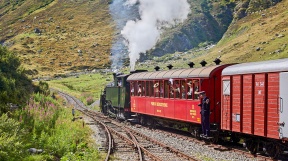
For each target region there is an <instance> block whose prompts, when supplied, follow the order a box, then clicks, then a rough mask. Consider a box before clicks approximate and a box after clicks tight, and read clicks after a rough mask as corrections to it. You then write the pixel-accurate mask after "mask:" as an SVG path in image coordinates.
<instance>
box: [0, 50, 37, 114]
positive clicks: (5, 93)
mask: <svg viewBox="0 0 288 161" xmlns="http://www.w3.org/2000/svg"><path fill="white" fill-rule="evenodd" d="M20 65H21V61H20V60H19V58H18V57H17V56H16V55H15V54H13V53H12V52H10V51H8V50H7V48H5V47H2V46H0V100H1V101H0V115H1V114H2V113H5V112H7V111H8V110H10V108H13V105H14V104H18V105H23V104H25V103H26V101H27V99H28V98H29V96H30V95H31V93H32V91H33V85H32V81H31V80H30V79H29V78H28V77H27V76H26V74H25V70H24V69H23V68H22V67H21V66H20Z"/></svg>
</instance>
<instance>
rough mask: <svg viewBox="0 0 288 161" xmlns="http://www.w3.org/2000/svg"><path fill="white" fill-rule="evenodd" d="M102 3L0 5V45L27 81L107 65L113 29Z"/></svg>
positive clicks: (52, 1) (50, 0) (28, 0)
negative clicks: (27, 73) (18, 60)
mask: <svg viewBox="0 0 288 161" xmlns="http://www.w3.org/2000/svg"><path fill="white" fill-rule="evenodd" d="M107 4H108V2H107V1H105V0H82V1H76V0H75V1H73V0H72V1H63V0H45V1H40V0H37V1H31V0H22V1H16V2H11V1H9V0H4V1H1V2H0V15H1V16H0V31H1V32H0V42H2V43H3V42H4V44H5V45H6V46H8V47H9V49H11V50H13V51H15V52H17V53H18V55H19V57H20V58H21V60H22V62H23V64H24V67H25V68H26V69H29V70H30V74H31V75H32V76H44V75H45V76H47V75H48V76H49V75H50V76H53V75H54V74H56V73H65V72H67V71H73V70H77V69H84V68H88V67H90V68H99V67H101V68H103V67H105V66H108V65H109V64H110V61H109V52H110V47H111V41H112V35H113V24H112V21H111V18H110V15H109V9H108V5H107Z"/></svg>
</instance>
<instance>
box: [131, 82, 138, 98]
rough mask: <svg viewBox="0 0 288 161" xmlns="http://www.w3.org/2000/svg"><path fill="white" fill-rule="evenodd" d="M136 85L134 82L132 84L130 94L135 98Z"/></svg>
mask: <svg viewBox="0 0 288 161" xmlns="http://www.w3.org/2000/svg"><path fill="white" fill-rule="evenodd" d="M135 89H137V88H135V83H134V82H131V84H130V93H131V96H134V95H135Z"/></svg>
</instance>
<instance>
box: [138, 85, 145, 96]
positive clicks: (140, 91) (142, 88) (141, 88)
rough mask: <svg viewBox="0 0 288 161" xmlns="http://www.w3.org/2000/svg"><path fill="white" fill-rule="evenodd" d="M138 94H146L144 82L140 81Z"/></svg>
mask: <svg viewBox="0 0 288 161" xmlns="http://www.w3.org/2000/svg"><path fill="white" fill-rule="evenodd" d="M137 95H138V96H145V91H144V82H138V87H137Z"/></svg>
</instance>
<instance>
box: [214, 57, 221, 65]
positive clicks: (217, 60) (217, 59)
mask: <svg viewBox="0 0 288 161" xmlns="http://www.w3.org/2000/svg"><path fill="white" fill-rule="evenodd" d="M213 62H214V63H215V64H216V65H219V64H220V63H221V62H222V61H221V60H220V59H219V58H216V59H215V60H214V61H213Z"/></svg>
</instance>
